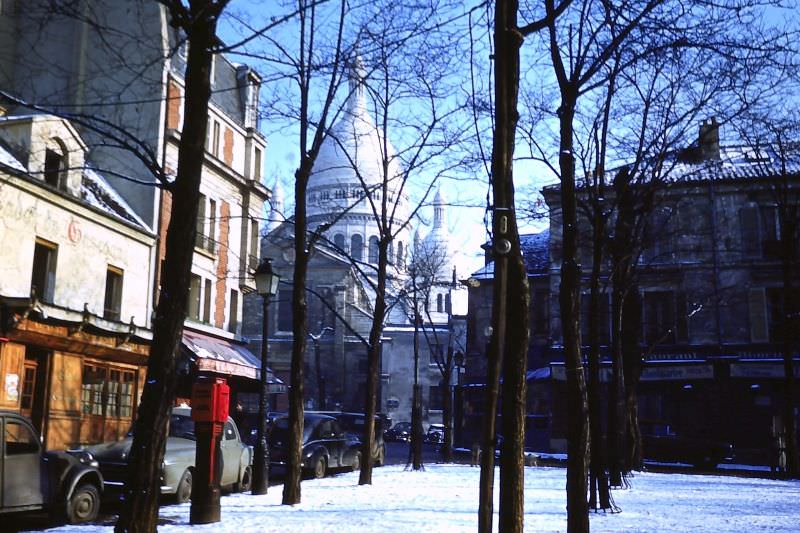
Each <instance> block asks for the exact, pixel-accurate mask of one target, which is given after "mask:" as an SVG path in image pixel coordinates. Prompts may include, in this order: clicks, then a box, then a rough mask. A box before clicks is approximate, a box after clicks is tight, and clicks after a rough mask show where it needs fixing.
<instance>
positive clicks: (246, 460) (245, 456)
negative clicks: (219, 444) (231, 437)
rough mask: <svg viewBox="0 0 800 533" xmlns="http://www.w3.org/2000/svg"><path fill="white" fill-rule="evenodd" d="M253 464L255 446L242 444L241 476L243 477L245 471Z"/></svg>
mask: <svg viewBox="0 0 800 533" xmlns="http://www.w3.org/2000/svg"><path fill="white" fill-rule="evenodd" d="M252 464H253V447H252V446H248V445H246V444H242V453H241V454H240V455H239V477H238V479H242V476H243V475H244V471H245V470H247V467H248V466H251V465H252Z"/></svg>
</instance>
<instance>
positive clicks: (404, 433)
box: [383, 422, 411, 442]
mask: <svg viewBox="0 0 800 533" xmlns="http://www.w3.org/2000/svg"><path fill="white" fill-rule="evenodd" d="M383 439H384V440H385V441H387V442H408V441H410V440H411V422H398V423H397V424H395V425H393V426H392V427H390V428H389V429H387V430H386V431H384V432H383Z"/></svg>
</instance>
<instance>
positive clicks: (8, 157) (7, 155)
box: [0, 144, 26, 172]
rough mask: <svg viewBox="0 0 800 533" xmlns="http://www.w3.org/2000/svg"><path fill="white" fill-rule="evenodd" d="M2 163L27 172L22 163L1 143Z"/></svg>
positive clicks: (0, 154)
mask: <svg viewBox="0 0 800 533" xmlns="http://www.w3.org/2000/svg"><path fill="white" fill-rule="evenodd" d="M0 165H3V166H7V167H9V168H12V169H14V170H16V171H18V172H26V169H25V167H24V166H23V165H22V163H20V162H19V161H18V160H17V158H16V157H14V156H13V155H12V154H11V152H9V151H8V150H7V149H6V148H5V147H4V146H3V145H2V144H0Z"/></svg>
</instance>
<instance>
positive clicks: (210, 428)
mask: <svg viewBox="0 0 800 533" xmlns="http://www.w3.org/2000/svg"><path fill="white" fill-rule="evenodd" d="M229 403H230V387H228V383H227V382H226V381H225V380H224V379H222V378H200V379H199V380H198V381H197V382H196V383H195V384H194V388H193V389H192V419H193V420H194V422H195V435H196V436H197V451H196V455H195V472H196V473H197V476H196V477H197V481H196V484H195V485H194V488H193V490H192V504H191V508H190V510H189V522H190V523H192V524H208V523H211V522H219V521H220V501H219V497H220V487H219V483H220V477H221V475H222V461H221V459H222V457H221V453H220V439H221V438H222V429H223V427H224V424H225V422H226V421H227V420H228V405H229Z"/></svg>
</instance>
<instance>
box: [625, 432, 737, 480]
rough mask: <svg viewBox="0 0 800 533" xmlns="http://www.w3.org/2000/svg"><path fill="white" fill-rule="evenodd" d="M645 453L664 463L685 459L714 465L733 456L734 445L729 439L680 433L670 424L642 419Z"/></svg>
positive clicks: (705, 465) (686, 461)
mask: <svg viewBox="0 0 800 533" xmlns="http://www.w3.org/2000/svg"><path fill="white" fill-rule="evenodd" d="M640 429H641V432H642V456H643V457H644V459H645V460H649V461H657V462H663V463H685V464H690V465H693V466H695V467H696V468H704V469H710V468H714V467H716V466H717V465H718V464H719V463H723V462H730V461H732V460H733V457H734V454H733V446H732V445H731V444H729V443H727V442H721V441H717V440H711V439H704V438H697V437H690V436H686V435H679V434H677V433H676V432H675V431H673V430H672V428H671V427H670V425H669V424H665V423H656V422H642V423H641V424H640Z"/></svg>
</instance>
